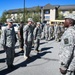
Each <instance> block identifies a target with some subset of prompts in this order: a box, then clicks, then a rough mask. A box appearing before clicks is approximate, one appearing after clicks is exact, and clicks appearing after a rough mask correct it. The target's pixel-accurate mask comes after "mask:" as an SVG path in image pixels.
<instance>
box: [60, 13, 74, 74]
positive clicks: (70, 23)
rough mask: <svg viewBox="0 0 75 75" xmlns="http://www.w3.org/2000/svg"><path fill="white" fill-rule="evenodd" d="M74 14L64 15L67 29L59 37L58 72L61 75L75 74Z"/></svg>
mask: <svg viewBox="0 0 75 75" xmlns="http://www.w3.org/2000/svg"><path fill="white" fill-rule="evenodd" d="M74 24H75V15H73V14H69V15H68V16H66V17H65V23H64V26H65V27H67V30H66V31H65V32H64V34H63V36H62V38H61V51H60V52H59V57H60V72H61V73H62V75H75V73H74V71H75V29H74Z"/></svg>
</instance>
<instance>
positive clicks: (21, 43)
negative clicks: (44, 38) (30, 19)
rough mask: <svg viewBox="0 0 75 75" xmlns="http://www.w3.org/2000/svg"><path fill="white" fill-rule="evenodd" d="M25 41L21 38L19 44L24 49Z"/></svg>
mask: <svg viewBox="0 0 75 75" xmlns="http://www.w3.org/2000/svg"><path fill="white" fill-rule="evenodd" d="M23 42H24V40H23V38H19V46H20V48H22V49H23V46H24V43H23Z"/></svg>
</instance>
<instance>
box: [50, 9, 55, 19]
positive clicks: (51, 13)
mask: <svg viewBox="0 0 75 75" xmlns="http://www.w3.org/2000/svg"><path fill="white" fill-rule="evenodd" d="M55 16H56V10H55V9H50V20H55Z"/></svg>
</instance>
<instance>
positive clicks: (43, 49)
mask: <svg viewBox="0 0 75 75" xmlns="http://www.w3.org/2000/svg"><path fill="white" fill-rule="evenodd" d="M51 48H53V47H45V48H42V49H41V51H45V50H49V49H51Z"/></svg>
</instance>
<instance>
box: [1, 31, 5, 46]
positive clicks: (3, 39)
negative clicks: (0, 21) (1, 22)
mask: <svg viewBox="0 0 75 75" xmlns="http://www.w3.org/2000/svg"><path fill="white" fill-rule="evenodd" d="M1 45H2V46H5V45H6V30H2V32H1Z"/></svg>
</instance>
